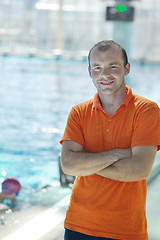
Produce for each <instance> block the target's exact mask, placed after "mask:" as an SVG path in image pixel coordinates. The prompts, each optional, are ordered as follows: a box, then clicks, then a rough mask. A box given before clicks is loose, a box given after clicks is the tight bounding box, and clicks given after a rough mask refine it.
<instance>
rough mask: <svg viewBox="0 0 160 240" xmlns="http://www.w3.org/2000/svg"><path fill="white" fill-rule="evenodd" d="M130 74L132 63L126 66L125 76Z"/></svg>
mask: <svg viewBox="0 0 160 240" xmlns="http://www.w3.org/2000/svg"><path fill="white" fill-rule="evenodd" d="M129 73H130V63H127V65H126V66H125V73H124V75H125V76H126V75H128V74H129Z"/></svg>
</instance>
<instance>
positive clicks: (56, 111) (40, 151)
mask: <svg viewBox="0 0 160 240" xmlns="http://www.w3.org/2000/svg"><path fill="white" fill-rule="evenodd" d="M159 76H160V66H159V64H154V63H150V64H149V63H147V64H144V65H142V64H138V63H132V67H131V73H130V75H129V77H127V84H128V85H130V86H131V87H132V89H133V92H135V93H137V94H139V95H143V96H144V97H147V98H149V99H152V100H154V101H156V102H157V103H158V104H159V106H160V80H159ZM94 93H95V89H94V87H93V85H92V82H91V79H90V77H89V75H88V72H87V62H86V61H78V60H77V61H76V60H62V59H61V60H54V59H53V60H47V59H41V58H22V57H0V181H1V182H2V181H3V179H4V178H5V177H7V176H11V175H12V176H16V177H17V178H18V179H19V180H20V182H21V184H22V186H23V187H24V188H25V187H28V188H29V189H32V188H38V187H42V186H44V185H46V184H54V183H56V182H58V178H59V172H58V162H57V159H58V154H59V152H60V149H61V146H60V144H59V140H60V139H61V136H62V134H63V130H64V127H65V124H66V119H67V115H68V113H69V111H70V108H71V107H72V106H73V105H74V104H76V103H79V102H82V101H85V100H88V99H90V98H92V96H93V95H94Z"/></svg>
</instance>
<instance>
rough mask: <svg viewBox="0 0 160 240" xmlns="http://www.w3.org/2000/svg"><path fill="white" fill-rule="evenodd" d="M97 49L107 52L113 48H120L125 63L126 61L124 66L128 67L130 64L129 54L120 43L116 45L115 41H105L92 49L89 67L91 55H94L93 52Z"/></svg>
mask: <svg viewBox="0 0 160 240" xmlns="http://www.w3.org/2000/svg"><path fill="white" fill-rule="evenodd" d="M95 48H97V50H98V51H106V50H109V49H111V48H119V49H121V50H122V58H123V61H124V66H126V65H127V63H128V57H127V53H126V50H125V49H124V48H123V47H122V46H121V45H120V44H118V43H116V42H115V41H113V40H104V41H101V42H98V43H96V44H95V45H94V46H93V47H92V48H91V50H90V51H89V54H88V63H89V66H90V57H91V53H92V50H93V49H95Z"/></svg>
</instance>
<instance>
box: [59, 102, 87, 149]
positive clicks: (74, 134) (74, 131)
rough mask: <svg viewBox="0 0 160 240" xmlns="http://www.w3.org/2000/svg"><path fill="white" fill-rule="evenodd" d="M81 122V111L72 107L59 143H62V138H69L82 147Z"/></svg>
mask: <svg viewBox="0 0 160 240" xmlns="http://www.w3.org/2000/svg"><path fill="white" fill-rule="evenodd" d="M81 122H82V119H81V113H80V112H79V111H78V109H76V108H75V107H73V108H72V109H71V111H70V113H69V116H68V119H67V124H66V128H65V131H64V134H63V137H62V139H61V140H60V144H62V143H63V141H64V140H71V141H74V142H77V143H79V144H80V145H82V147H84V136H83V130H82V124H81Z"/></svg>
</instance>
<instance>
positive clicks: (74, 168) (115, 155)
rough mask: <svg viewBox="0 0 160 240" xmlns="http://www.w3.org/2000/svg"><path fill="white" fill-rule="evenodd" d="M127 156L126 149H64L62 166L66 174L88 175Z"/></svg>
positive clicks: (128, 153) (128, 152)
mask: <svg viewBox="0 0 160 240" xmlns="http://www.w3.org/2000/svg"><path fill="white" fill-rule="evenodd" d="M128 156H130V150H128V149H111V150H108V151H102V152H96V153H88V152H82V151H71V150H64V151H62V168H63V171H64V173H65V174H68V175H72V176H88V175H91V174H95V173H97V172H99V171H101V170H103V169H104V168H107V167H109V166H111V165H112V164H113V163H115V162H117V161H118V160H119V159H121V158H122V157H128Z"/></svg>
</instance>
